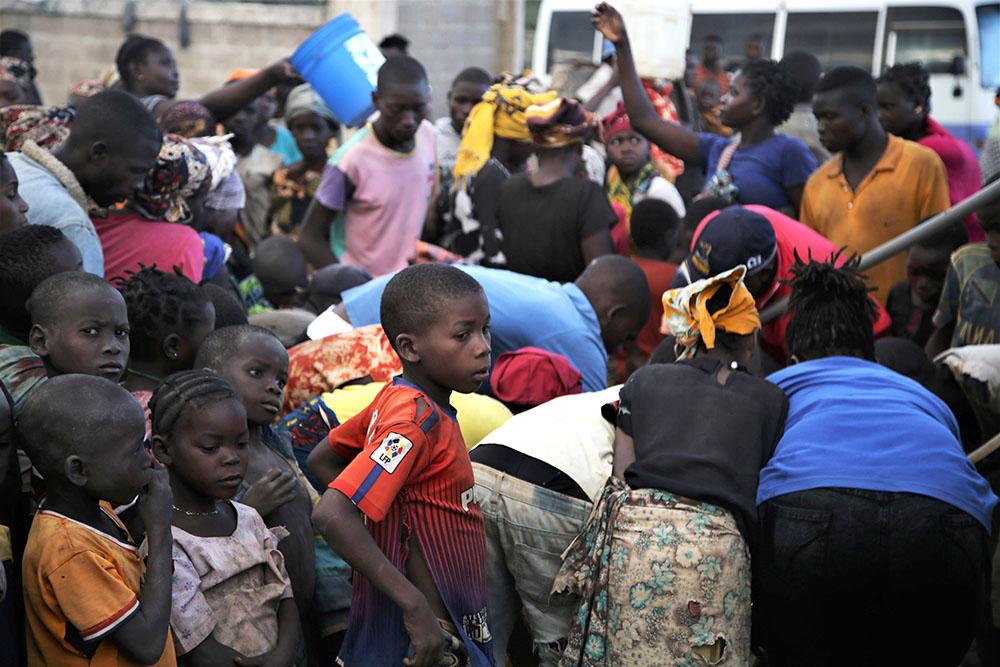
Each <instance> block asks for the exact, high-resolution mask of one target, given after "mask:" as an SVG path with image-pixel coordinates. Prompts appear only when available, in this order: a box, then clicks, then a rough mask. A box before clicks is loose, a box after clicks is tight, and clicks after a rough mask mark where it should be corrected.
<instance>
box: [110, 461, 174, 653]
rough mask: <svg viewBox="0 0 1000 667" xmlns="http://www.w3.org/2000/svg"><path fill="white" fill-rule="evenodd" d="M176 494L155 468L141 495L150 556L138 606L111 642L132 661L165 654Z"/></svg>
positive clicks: (141, 506) (161, 471)
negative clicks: (171, 527)
mask: <svg viewBox="0 0 1000 667" xmlns="http://www.w3.org/2000/svg"><path fill="white" fill-rule="evenodd" d="M172 500H173V494H172V493H171V492H170V481H169V479H168V477H167V471H166V470H165V469H159V470H153V471H152V475H151V477H150V482H149V484H148V485H147V486H146V488H145V489H144V490H143V491H142V493H140V494H139V515H140V516H141V517H142V519H143V523H144V524H145V526H146V540H147V544H148V547H149V556H148V558H147V559H146V572H145V573H144V574H143V577H142V589H141V590H140V591H139V609H138V610H137V611H136V612H135V613H134V614H132V615H131V616H129V617H128V619H127V620H126V621H125V622H124V623H122V624H121V626H120V627H119V628H118V629H117V630H115V631H114V633H113V634H112V635H111V641H113V642H114V643H115V645H116V646H118V648H119V649H120V650H121V652H122V653H124V654H125V655H127V656H128V657H129V658H131V659H132V660H135V661H136V662H138V663H140V664H143V665H152V664H153V663H155V662H156V661H158V660H159V659H160V656H161V655H163V648H164V646H166V643H167V628H168V627H169V626H170V601H171V592H172V590H171V585H172V581H171V579H172V576H173V572H174V562H173V559H172V552H173V540H172V538H171V535H170V516H171V513H170V504H171V502H172Z"/></svg>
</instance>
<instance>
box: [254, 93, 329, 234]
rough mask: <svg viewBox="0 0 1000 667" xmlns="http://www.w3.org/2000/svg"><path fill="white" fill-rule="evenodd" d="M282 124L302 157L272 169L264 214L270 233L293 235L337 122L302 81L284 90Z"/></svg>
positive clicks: (317, 177)
mask: <svg viewBox="0 0 1000 667" xmlns="http://www.w3.org/2000/svg"><path fill="white" fill-rule="evenodd" d="M285 124H286V125H287V126H288V129H289V130H291V133H292V136H294V137H295V145H296V146H297V147H298V149H299V152H300V153H301V154H302V159H301V160H299V161H297V162H294V163H292V164H290V165H288V166H287V167H282V168H281V169H278V170H277V171H276V172H274V181H273V183H272V185H271V208H270V210H269V211H268V215H267V217H268V220H269V222H270V225H271V233H272V234H275V235H287V236H290V237H291V238H293V239H294V238H296V237H297V236H298V232H299V225H300V224H301V223H302V217H303V216H304V215H305V213H306V209H307V208H309V204H310V203H311V202H312V200H313V196H315V194H316V188H317V187H318V186H319V181H320V179H321V178H322V177H323V168H324V167H325V166H326V159H327V157H328V156H327V147H328V146H329V145H330V142H331V140H333V139H335V138H336V137H338V136H339V135H340V123H338V122H337V118H336V117H335V116H334V115H333V112H332V111H330V108H329V107H328V106H326V104H324V103H323V100H322V99H321V98H320V96H319V95H318V94H317V93H316V91H315V90H313V88H312V86H310V85H309V84H308V83H304V84H302V85H301V86H297V87H295V88H293V89H292V91H291V92H290V93H289V94H288V100H287V101H286V102H285Z"/></svg>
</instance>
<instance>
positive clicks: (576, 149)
mask: <svg viewBox="0 0 1000 667" xmlns="http://www.w3.org/2000/svg"><path fill="white" fill-rule="evenodd" d="M524 116H525V121H526V123H527V126H528V132H529V133H530V135H531V140H532V144H533V145H534V148H535V155H536V156H537V158H538V169H537V170H535V171H533V172H532V173H531V174H517V175H516V176H512V177H511V178H509V179H508V180H507V181H506V182H505V183H504V184H503V187H502V188H501V189H500V198H499V206H498V211H497V219H498V221H499V224H500V231H501V233H502V234H503V245H502V247H503V256H504V258H505V259H506V265H507V268H509V269H510V270H511V271H516V272H518V273H524V274H527V275H531V276H537V277H539V278H546V279H548V280H554V281H557V282H563V283H568V282H573V281H574V280H576V279H577V277H578V276H579V275H580V274H581V273H582V272H583V270H584V269H585V268H586V267H587V265H588V264H590V262H591V261H592V260H593V259H595V258H596V257H599V256H601V255H610V254H611V253H612V244H611V231H610V230H611V227H613V226H614V225H615V223H616V222H617V220H618V218H617V216H616V215H615V213H614V211H613V210H612V209H611V205H610V204H609V203H608V198H607V197H606V196H605V195H604V188H603V187H602V186H601V185H598V184H597V183H594V182H593V181H591V180H589V179H588V178H587V176H586V170H585V169H584V168H583V167H584V162H583V145H584V143H585V142H587V141H589V140H591V139H596V138H598V137H599V135H600V123H598V122H597V120H596V119H595V117H594V115H593V114H591V113H590V112H589V111H585V110H584V109H583V107H582V106H581V105H580V103H579V102H576V101H575V100H570V99H565V98H561V97H560V98H556V99H554V100H551V101H549V102H546V103H544V104H537V105H534V106H531V107H528V109H526V110H525V114H524ZM459 157H460V158H461V155H460V156H459ZM601 180H602V182H603V178H602V179H601Z"/></svg>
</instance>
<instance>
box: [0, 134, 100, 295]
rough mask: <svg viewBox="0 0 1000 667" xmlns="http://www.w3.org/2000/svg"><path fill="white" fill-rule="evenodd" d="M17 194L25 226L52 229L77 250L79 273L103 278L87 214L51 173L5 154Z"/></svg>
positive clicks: (16, 155)
mask: <svg viewBox="0 0 1000 667" xmlns="http://www.w3.org/2000/svg"><path fill="white" fill-rule="evenodd" d="M7 157H8V159H10V163H11V165H13V167H14V173H16V174H17V181H18V186H17V187H18V192H19V193H20V195H21V196H22V197H24V201H26V202H27V203H28V224H31V225H48V226H49V227H55V228H56V229H58V230H60V231H61V232H62V233H63V234H65V235H66V238H68V239H69V240H70V241H72V242H73V244H74V245H76V247H77V248H78V249H79V250H80V255H81V256H82V257H83V270H84V271H86V272H87V273H93V274H94V275H96V276H100V277H102V278H103V277H104V251H103V250H102V249H101V240H100V238H98V236H97V230H96V229H94V223H92V222H91V221H90V217H89V216H88V215H87V212H86V211H84V210H83V209H82V208H80V205H79V204H77V203H76V201H75V200H74V199H73V197H72V195H70V193H69V191H68V190H67V189H66V187H65V186H64V185H63V184H62V183H60V182H59V179H57V178H56V177H55V176H54V175H53V174H52V172H50V171H49V170H48V169H46V168H45V167H43V166H42V165H40V164H38V163H37V162H35V161H34V160H32V159H31V158H29V157H27V156H26V155H24V154H22V153H7Z"/></svg>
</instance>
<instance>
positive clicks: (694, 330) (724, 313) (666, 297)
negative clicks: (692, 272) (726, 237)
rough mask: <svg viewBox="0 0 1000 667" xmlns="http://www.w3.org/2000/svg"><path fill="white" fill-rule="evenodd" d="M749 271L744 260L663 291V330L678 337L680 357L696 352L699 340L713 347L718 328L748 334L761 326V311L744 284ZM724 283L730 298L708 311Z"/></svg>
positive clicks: (683, 357)
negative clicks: (724, 269)
mask: <svg viewBox="0 0 1000 667" xmlns="http://www.w3.org/2000/svg"><path fill="white" fill-rule="evenodd" d="M746 272H747V268H746V267H745V266H743V265H742V264H741V265H740V266H737V267H735V268H732V269H729V270H728V271H725V272H723V273H720V274H719V275H717V276H712V277H711V278H705V279H703V280H698V281H695V282H693V283H691V284H690V285H687V286H685V287H680V288H678V289H672V290H668V291H666V292H664V293H663V324H662V326H661V328H660V331H661V333H663V334H668V335H671V336H673V337H674V339H675V340H676V341H677V347H678V348H679V349H681V353H680V354H679V355H678V357H677V358H678V359H690V358H691V357H692V356H694V351H695V349H696V348H697V347H698V342H699V341H701V342H702V343H703V344H704V345H705V347H706V348H708V349H710V350H711V349H712V348H714V347H715V333H716V331H717V330H719V331H727V332H729V333H733V334H739V335H746V334H750V333H753V332H754V331H756V330H757V329H760V315H758V313H757V307H756V305H754V298H753V295H751V294H750V290H748V289H747V288H746V285H744V284H743V276H745V275H746ZM724 286H728V287H729V288H730V289H731V290H732V294H731V295H730V297H729V301H728V302H727V303H726V305H725V306H723V307H722V308H720V309H719V310H717V311H715V312H709V309H708V302H709V301H711V299H712V297H713V296H715V294H716V292H718V291H719V290H720V289H722V288H723V287H724Z"/></svg>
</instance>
